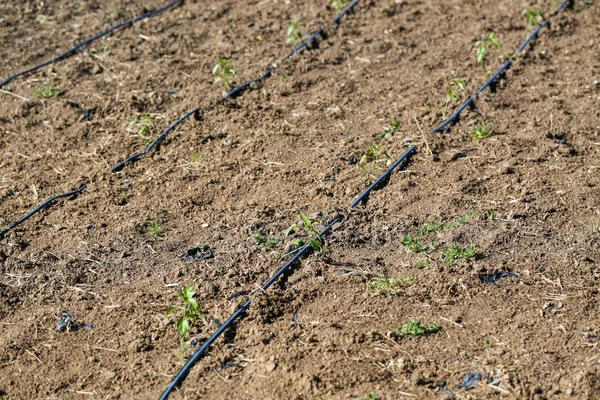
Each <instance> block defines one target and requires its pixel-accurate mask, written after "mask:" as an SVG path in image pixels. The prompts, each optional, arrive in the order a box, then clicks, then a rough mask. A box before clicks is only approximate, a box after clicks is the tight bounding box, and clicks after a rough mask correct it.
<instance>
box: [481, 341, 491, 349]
mask: <svg viewBox="0 0 600 400" xmlns="http://www.w3.org/2000/svg"><path fill="white" fill-rule="evenodd" d="M491 346H492V341H491V340H490V339H486V341H485V342H483V345H482V346H481V347H483V349H484V350H485V349H487V348H489V347H491Z"/></svg>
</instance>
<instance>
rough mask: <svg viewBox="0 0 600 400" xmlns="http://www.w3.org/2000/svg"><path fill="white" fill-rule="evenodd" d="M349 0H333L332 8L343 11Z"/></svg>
mask: <svg viewBox="0 0 600 400" xmlns="http://www.w3.org/2000/svg"><path fill="white" fill-rule="evenodd" d="M347 1H348V0H333V1H332V2H331V8H333V9H334V10H335V11H337V12H340V11H342V9H343V8H344V6H345V5H346V2H347Z"/></svg>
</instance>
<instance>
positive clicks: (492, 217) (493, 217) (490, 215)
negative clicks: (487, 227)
mask: <svg viewBox="0 0 600 400" xmlns="http://www.w3.org/2000/svg"><path fill="white" fill-rule="evenodd" d="M485 214H486V215H487V219H488V221H489V222H495V221H496V214H495V213H494V212H493V211H492V210H487V211H486V212H485Z"/></svg>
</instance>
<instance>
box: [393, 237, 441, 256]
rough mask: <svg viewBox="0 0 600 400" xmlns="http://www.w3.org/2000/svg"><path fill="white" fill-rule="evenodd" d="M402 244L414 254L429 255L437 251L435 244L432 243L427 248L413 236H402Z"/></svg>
mask: <svg viewBox="0 0 600 400" xmlns="http://www.w3.org/2000/svg"><path fill="white" fill-rule="evenodd" d="M400 242H401V243H402V244H403V245H404V246H406V248H407V249H408V250H410V251H412V252H413V253H425V254H429V253H431V252H433V251H435V249H436V246H435V242H431V243H429V244H428V245H427V246H423V245H422V244H421V243H420V242H419V240H418V239H417V238H416V237H414V236H411V235H406V236H402V237H401V238H400Z"/></svg>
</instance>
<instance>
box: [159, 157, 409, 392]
mask: <svg viewBox="0 0 600 400" xmlns="http://www.w3.org/2000/svg"><path fill="white" fill-rule="evenodd" d="M415 149H416V146H411V147H410V148H409V149H408V150H407V151H406V152H405V153H404V154H403V155H401V156H400V158H398V160H396V161H395V162H394V163H393V164H392V165H391V166H390V167H389V168H388V169H387V170H386V171H385V172H384V173H383V174H382V175H381V176H380V177H379V178H377V180H375V182H373V184H372V185H370V186H369V187H368V188H367V189H366V190H365V191H364V192H363V193H362V194H361V195H360V196H358V198H357V199H356V200H355V201H353V202H352V204H351V205H350V207H349V208H350V209H353V208H355V207H356V206H357V205H358V204H359V203H361V202H362V201H364V200H367V199H368V197H369V194H370V193H371V191H373V190H374V189H375V188H376V187H377V186H378V185H379V184H380V183H381V182H382V181H383V180H385V179H387V178H388V177H389V176H390V175H391V173H392V172H393V171H394V170H395V169H396V168H397V167H398V166H399V165H400V164H401V163H402V162H403V161H404V160H406V159H407V158H408V157H409V156H410V155H412V153H413V152H414V151H415ZM343 219H344V216H343V215H338V216H336V217H335V218H334V219H333V220H332V221H331V222H330V223H329V224H328V225H327V226H326V227H325V228H324V229H323V230H322V231H321V232H319V234H318V235H315V237H314V238H315V239H319V238H322V237H323V236H324V235H326V234H327V233H328V232H329V231H330V230H331V229H332V228H333V226H334V225H335V224H337V223H339V222H342V220H343ZM311 249H312V246H311V244H310V242H308V243H307V244H305V245H304V246H303V247H302V248H301V249H300V250H298V251H297V252H296V254H294V256H293V257H292V258H291V259H290V260H289V261H288V262H286V263H285V265H284V266H283V267H281V268H280V269H279V270H278V271H277V272H276V273H275V274H273V275H272V276H271V277H270V278H269V279H268V280H267V281H266V282H265V283H264V284H263V285H262V286H261V287H260V290H261V291H265V290H267V289H268V288H269V287H270V286H271V285H272V284H273V283H275V282H276V281H277V279H279V277H280V276H281V275H283V274H284V273H285V272H286V271H288V270H289V269H290V267H291V266H292V265H293V264H294V263H295V262H296V261H298V260H299V259H300V258H301V257H302V256H303V255H305V254H306V253H308V252H310V251H311ZM251 303H252V299H248V300H247V301H246V302H245V303H244V304H243V305H242V306H241V307H239V308H238V309H237V310H236V311H235V312H234V313H233V314H232V315H231V317H229V319H228V320H227V321H225V323H224V324H223V325H221V326H220V327H219V329H217V330H216V331H215V333H213V334H212V335H211V336H210V337H209V338H208V339H207V340H206V341H205V342H204V343H203V344H202V346H201V347H200V348H199V349H198V350H196V352H194V354H193V355H192V356H191V357H190V358H189V359H188V361H187V362H186V363H185V365H184V366H183V367H182V368H181V370H179V372H178V373H177V375H175V377H174V378H173V380H172V381H171V383H170V384H169V386H168V387H167V388H166V389H165V391H164V392H163V393H162V395H161V396H160V400H166V399H167V398H168V397H169V394H171V392H172V391H173V390H175V388H177V387H178V386H179V385H180V384H181V383H182V382H183V380H184V379H185V378H186V376H187V374H188V373H189V370H190V369H191V368H192V367H193V366H194V364H196V362H197V361H198V360H199V359H200V358H202V356H203V355H204V354H206V352H207V351H208V349H209V348H210V346H211V345H212V344H213V343H214V342H215V340H217V339H218V338H219V336H221V335H222V334H223V332H225V331H226V330H227V328H229V327H230V326H231V325H233V323H234V322H235V321H236V320H238V319H240V318H241V317H242V315H243V314H244V312H246V311H247V310H248V308H250V304H251Z"/></svg>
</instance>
